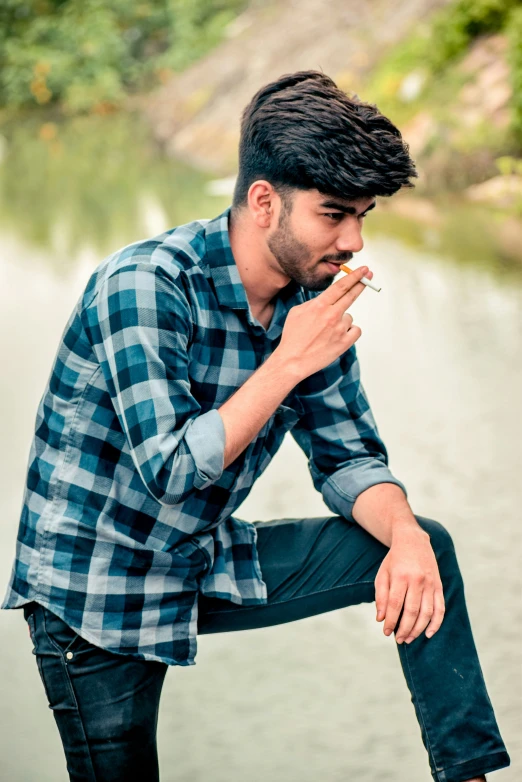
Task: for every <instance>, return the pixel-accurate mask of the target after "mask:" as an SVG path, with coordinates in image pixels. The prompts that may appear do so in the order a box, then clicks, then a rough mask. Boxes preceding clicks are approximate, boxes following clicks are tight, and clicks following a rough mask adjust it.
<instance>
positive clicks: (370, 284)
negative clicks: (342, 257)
mask: <svg viewBox="0 0 522 782" xmlns="http://www.w3.org/2000/svg"><path fill="white" fill-rule="evenodd" d="M341 269H342V270H343V272H346V273H347V274H352V272H353V269H350V267H349V266H345V264H344V263H342V264H341ZM361 282H362V283H364V284H365V285H367V286H368V288H371V289H372V291H377V293H379V291H380V290H382V288H378V287H377V285H375V283H374V282H372V281H371V280H369V279H368V278H367V277H361Z"/></svg>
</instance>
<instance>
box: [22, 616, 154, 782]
mask: <svg viewBox="0 0 522 782" xmlns="http://www.w3.org/2000/svg"><path fill="white" fill-rule="evenodd" d="M24 613H26V615H27V621H28V623H29V628H30V632H31V637H32V639H33V644H34V650H33V651H34V654H35V655H36V660H37V664H38V669H39V671H40V676H41V678H42V682H43V685H44V688H45V692H46V695H47V699H48V701H49V707H50V708H51V709H52V710H53V714H54V717H55V720H56V723H57V726H58V729H59V731H60V735H61V738H62V743H63V747H64V751H65V756H66V760H67V768H68V771H69V776H70V779H71V780H73V781H74V782H101V781H102V780H103V782H142V780H143V779H147V780H151V781H152V782H154V780H158V779H159V772H158V758H157V746H156V728H157V719H158V710H159V700H160V695H161V689H162V686H163V681H164V677H165V673H166V670H167V665H166V664H165V663H160V662H155V661H147V660H139V659H134V658H132V657H129V656H124V655H118V654H113V653H112V652H108V651H105V650H104V649H100V648H98V647H97V646H94V645H93V644H90V643H89V642H88V641H86V640H85V639H83V638H81V637H80V636H79V635H77V634H76V633H75V632H74V630H72V629H71V628H70V627H69V626H68V625H67V624H65V623H64V622H63V621H62V620H61V619H60V618H59V617H57V616H56V615H55V614H53V613H52V612H51V611H49V610H48V609H46V608H44V607H42V606H40V605H38V604H36V607H35V609H34V610H33V611H31V610H27V611H26V612H24Z"/></svg>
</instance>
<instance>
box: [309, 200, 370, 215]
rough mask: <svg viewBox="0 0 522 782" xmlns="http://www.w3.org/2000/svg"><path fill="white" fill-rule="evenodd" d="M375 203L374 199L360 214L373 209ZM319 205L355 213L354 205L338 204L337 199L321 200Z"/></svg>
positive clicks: (350, 213) (351, 213)
mask: <svg viewBox="0 0 522 782" xmlns="http://www.w3.org/2000/svg"><path fill="white" fill-rule="evenodd" d="M376 205H377V202H376V201H372V203H371V204H370V206H368V207H367V208H366V209H365V210H364V211H363V212H361V213H360V214H362V215H363V214H366V212H369V211H370V209H374V208H375V206H376ZM319 206H322V207H324V208H326V209H338V210H339V212H344V213H345V214H349V215H354V214H356V210H355V207H354V206H345V205H344V204H340V203H338V202H337V201H322V202H321V203H320V204H319Z"/></svg>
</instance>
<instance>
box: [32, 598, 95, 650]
mask: <svg viewBox="0 0 522 782" xmlns="http://www.w3.org/2000/svg"><path fill="white" fill-rule="evenodd" d="M42 613H43V626H44V630H45V633H46V635H47V638H48V639H49V641H50V643H51V644H52V645H53V646H54V648H55V649H56V650H57V651H58V652H60V654H62V655H63V654H66V653H67V652H70V651H71V649H72V647H73V645H75V649H76V646H77V645H78V643H79V642H81V641H83V640H84V639H83V638H81V637H80V636H79V635H78V633H77V632H75V631H74V630H73V629H72V627H69V625H68V624H67V623H66V622H64V621H63V619H60V617H59V616H56V614H53V612H52V611H49V609H48V608H42ZM85 643H87V641H85Z"/></svg>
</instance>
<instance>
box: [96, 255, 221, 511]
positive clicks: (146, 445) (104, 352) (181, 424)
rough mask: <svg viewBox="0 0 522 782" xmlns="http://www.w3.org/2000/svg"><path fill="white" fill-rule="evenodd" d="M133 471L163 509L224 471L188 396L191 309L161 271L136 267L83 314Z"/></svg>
mask: <svg viewBox="0 0 522 782" xmlns="http://www.w3.org/2000/svg"><path fill="white" fill-rule="evenodd" d="M83 317H84V318H85V327H86V331H87V334H88V335H89V338H90V340H91V343H92V346H93V350H94V354H95V356H96V358H97V360H98V361H99V364H100V367H101V371H102V373H103V377H104V379H105V382H106V385H107V389H108V392H109V395H110V397H111V401H112V404H113V406H114V410H115V412H116V415H117V416H118V420H119V423H120V425H121V428H122V430H123V432H124V434H125V437H126V441H127V444H128V447H129V452H130V455H131V457H132V460H133V462H134V465H135V467H136V469H137V471H138V473H139V475H140V477H141V479H142V480H143V482H144V484H145V486H146V487H147V489H148V491H149V492H150V494H151V495H152V496H153V497H154V498H155V499H156V500H157V501H158V502H160V503H161V504H163V505H176V504H177V503H179V502H183V501H184V500H185V499H186V498H187V496H188V495H189V494H190V492H192V491H194V490H199V489H204V488H206V487H207V486H208V485H209V484H211V483H213V482H214V481H216V480H218V479H219V478H220V476H221V474H222V472H223V465H224V453H225V429H224V425H223V421H222V419H221V416H220V415H219V413H218V411H217V410H208V411H206V412H205V413H202V412H201V405H200V404H199V402H198V401H197V400H196V399H195V398H194V396H193V395H192V393H191V387H190V380H189V372H188V366H189V355H188V345H189V340H190V339H191V335H192V328H193V324H192V317H191V311H190V306H189V303H188V301H187V297H186V295H185V293H184V290H183V287H182V285H181V284H179V282H178V280H177V279H175V278H173V277H171V276H170V275H169V274H168V273H167V272H166V271H165V270H164V269H163V268H162V267H161V266H156V265H154V264H151V263H146V262H137V263H135V264H132V265H127V266H126V267H124V268H121V269H120V270H118V271H116V272H114V273H113V274H111V275H110V276H109V277H107V278H106V279H105V280H104V281H103V283H102V284H101V286H100V288H99V289H98V290H97V292H96V294H95V296H94V298H93V300H92V301H91V303H90V304H89V307H87V308H86V310H85V311H84V313H83Z"/></svg>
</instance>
